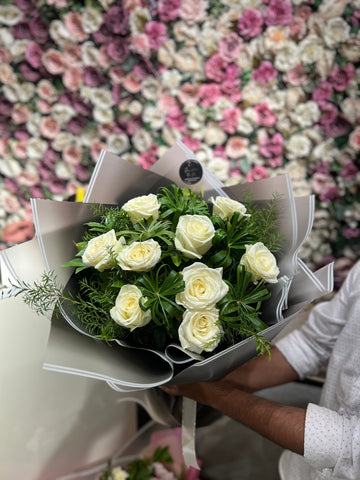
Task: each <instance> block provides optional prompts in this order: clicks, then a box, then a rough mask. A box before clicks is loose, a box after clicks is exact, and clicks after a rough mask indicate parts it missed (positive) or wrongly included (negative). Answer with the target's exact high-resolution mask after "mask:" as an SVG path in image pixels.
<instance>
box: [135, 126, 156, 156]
mask: <svg viewBox="0 0 360 480" xmlns="http://www.w3.org/2000/svg"><path fill="white" fill-rule="evenodd" d="M132 144H133V146H134V148H135V149H136V150H137V151H138V152H140V153H142V152H146V151H147V150H148V149H149V148H150V146H151V144H152V137H151V135H150V134H149V132H147V131H146V130H144V129H143V128H139V130H137V131H136V132H135V133H134V135H133V137H132Z"/></svg>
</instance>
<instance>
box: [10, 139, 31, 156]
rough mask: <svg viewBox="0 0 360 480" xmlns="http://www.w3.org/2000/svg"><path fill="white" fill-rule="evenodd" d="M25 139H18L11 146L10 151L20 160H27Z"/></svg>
mask: <svg viewBox="0 0 360 480" xmlns="http://www.w3.org/2000/svg"><path fill="white" fill-rule="evenodd" d="M27 144H28V142H27V140H18V141H17V142H14V143H13V144H12V146H11V150H12V153H13V154H14V155H15V157H16V158H18V159H20V160H27V157H28V154H27Z"/></svg>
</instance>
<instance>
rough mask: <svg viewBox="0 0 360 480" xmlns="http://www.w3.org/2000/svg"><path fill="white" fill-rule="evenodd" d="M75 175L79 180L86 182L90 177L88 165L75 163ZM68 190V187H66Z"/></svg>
mask: <svg viewBox="0 0 360 480" xmlns="http://www.w3.org/2000/svg"><path fill="white" fill-rule="evenodd" d="M75 176H76V178H77V179H78V180H79V181H80V182H88V181H89V180H90V177H91V172H90V171H89V167H87V166H86V165H81V164H80V165H76V167H75ZM67 190H68V188H67Z"/></svg>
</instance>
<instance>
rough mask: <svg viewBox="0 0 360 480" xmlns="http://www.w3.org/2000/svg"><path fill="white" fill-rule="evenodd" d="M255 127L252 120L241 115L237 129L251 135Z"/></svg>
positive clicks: (243, 133)
mask: <svg viewBox="0 0 360 480" xmlns="http://www.w3.org/2000/svg"><path fill="white" fill-rule="evenodd" d="M254 129H255V126H254V124H253V123H252V122H250V121H249V120H248V119H246V118H244V117H240V118H239V121H238V126H237V131H238V132H239V133H241V134H242V135H250V134H251V133H252V132H253V131H254Z"/></svg>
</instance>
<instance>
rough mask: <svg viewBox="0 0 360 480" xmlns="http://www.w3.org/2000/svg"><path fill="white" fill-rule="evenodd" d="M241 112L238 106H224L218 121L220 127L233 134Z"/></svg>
mask: <svg viewBox="0 0 360 480" xmlns="http://www.w3.org/2000/svg"><path fill="white" fill-rule="evenodd" d="M240 117H241V112H240V110H239V109H238V108H226V109H225V110H224V111H223V119H222V121H221V122H220V127H221V128H222V129H223V130H224V132H226V133H230V134H234V133H235V132H236V131H237V127H238V125H239V119H240Z"/></svg>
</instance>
